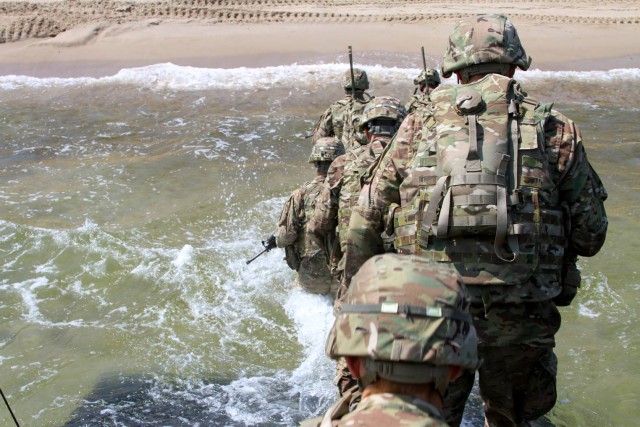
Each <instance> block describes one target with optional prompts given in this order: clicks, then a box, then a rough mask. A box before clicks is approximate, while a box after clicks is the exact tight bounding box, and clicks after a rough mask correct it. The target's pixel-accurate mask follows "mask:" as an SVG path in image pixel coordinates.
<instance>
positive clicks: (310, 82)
mask: <svg viewBox="0 0 640 427" xmlns="http://www.w3.org/2000/svg"><path fill="white" fill-rule="evenodd" d="M355 66H356V67H362V68H365V69H366V70H367V73H368V74H369V77H370V80H371V81H372V82H374V84H376V83H378V82H380V83H381V84H384V83H387V82H393V81H398V80H408V81H412V80H413V78H414V77H415V76H416V75H417V74H418V73H419V72H420V69H419V68H401V67H388V66H382V65H358V64H356V65H355ZM347 68H348V64H344V63H324V64H306V65H301V64H291V65H281V66H274V67H261V68H247V67H241V68H231V69H226V68H198V67H191V66H179V65H175V64H172V63H163V64H155V65H150V66H146V67H139V68H125V69H122V70H120V71H119V72H118V73H116V74H115V75H113V76H107V77H100V78H92V77H77V78H36V77H29V76H17V75H9V76H0V89H2V90H5V91H11V90H17V89H27V88H49V87H74V86H92V85H134V86H137V87H142V88H148V89H152V90H176V91H192V90H206V89H227V90H238V89H248V90H251V89H254V90H255V89H271V88H287V87H292V88H295V87H301V86H304V87H306V88H313V87H324V86H326V85H327V84H335V83H336V80H338V78H339V76H340V75H341V74H342V73H343V72H344V71H345V70H346V69H347ZM516 78H517V79H518V80H520V81H536V80H563V81H566V80H573V81H576V82H594V83H596V82H602V83H606V82H618V81H619V82H636V81H637V80H640V68H618V69H611V70H607V71H541V70H538V69H533V70H529V71H527V72H518V73H517V74H516ZM444 81H445V82H455V78H453V77H452V78H449V79H444Z"/></svg>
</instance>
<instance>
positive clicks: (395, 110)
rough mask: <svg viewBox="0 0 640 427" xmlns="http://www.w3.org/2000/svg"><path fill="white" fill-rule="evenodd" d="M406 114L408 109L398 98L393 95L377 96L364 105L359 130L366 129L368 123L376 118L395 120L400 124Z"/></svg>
mask: <svg viewBox="0 0 640 427" xmlns="http://www.w3.org/2000/svg"><path fill="white" fill-rule="evenodd" d="M406 116H407V110H406V109H405V108H404V105H402V102H400V100H399V99H398V98H394V97H393V96H376V97H375V98H373V99H372V100H371V101H369V103H368V104H367V106H366V107H364V110H363V111H362V116H360V121H359V123H358V130H359V131H360V132H362V131H364V129H365V128H366V127H367V123H369V122H371V121H373V120H376V119H389V120H393V121H394V122H396V124H397V125H398V126H399V125H400V123H402V121H403V120H404V118H405V117H406ZM396 130H397V129H396Z"/></svg>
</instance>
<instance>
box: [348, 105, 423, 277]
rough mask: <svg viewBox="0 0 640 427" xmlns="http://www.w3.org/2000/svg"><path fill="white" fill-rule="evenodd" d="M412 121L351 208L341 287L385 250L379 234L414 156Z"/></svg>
mask: <svg viewBox="0 0 640 427" xmlns="http://www.w3.org/2000/svg"><path fill="white" fill-rule="evenodd" d="M415 130H416V129H415V119H414V117H413V115H411V116H409V117H407V118H406V119H405V120H404V122H403V123H402V125H401V126H400V129H398V132H397V134H396V136H395V138H394V139H393V141H391V143H390V144H389V146H388V148H387V150H386V151H385V152H384V153H383V155H382V156H381V158H380V159H379V161H378V162H377V163H376V167H375V169H372V170H371V176H370V177H368V178H365V185H364V186H363V187H362V191H361V192H360V198H359V200H358V205H357V206H355V207H354V208H353V211H352V213H351V219H350V220H349V230H348V231H347V242H346V252H345V272H344V279H343V288H346V287H348V285H349V282H350V280H351V277H352V276H353V275H354V274H355V273H356V272H357V271H358V269H359V268H360V266H361V265H362V264H363V263H364V262H365V261H366V260H367V259H369V258H371V257H372V256H374V255H377V254H380V253H382V252H383V251H384V248H383V242H382V237H381V233H382V231H383V230H384V224H385V223H386V221H387V220H388V215H389V207H390V206H391V205H392V204H393V203H397V204H400V184H401V183H402V180H403V179H404V178H406V176H407V174H408V171H409V168H410V164H411V160H412V159H413V157H414V154H415V148H416V147H415V143H414V142H415V140H416V135H417V133H416V131H415Z"/></svg>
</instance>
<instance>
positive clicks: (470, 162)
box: [465, 115, 482, 172]
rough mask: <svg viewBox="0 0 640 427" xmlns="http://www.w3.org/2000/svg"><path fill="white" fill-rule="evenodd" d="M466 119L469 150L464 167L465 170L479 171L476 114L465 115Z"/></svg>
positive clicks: (480, 166)
mask: <svg viewBox="0 0 640 427" xmlns="http://www.w3.org/2000/svg"><path fill="white" fill-rule="evenodd" d="M467 120H468V121H469V152H468V153H467V161H466V163H465V169H466V170H467V172H481V171H482V162H481V161H480V155H479V154H478V116H476V115H471V116H467Z"/></svg>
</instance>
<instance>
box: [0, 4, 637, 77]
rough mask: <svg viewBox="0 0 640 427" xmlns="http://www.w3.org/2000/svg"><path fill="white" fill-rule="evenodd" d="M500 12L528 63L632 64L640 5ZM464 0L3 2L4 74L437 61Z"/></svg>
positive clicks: (0, 60)
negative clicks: (349, 58) (345, 60)
mask: <svg viewBox="0 0 640 427" xmlns="http://www.w3.org/2000/svg"><path fill="white" fill-rule="evenodd" d="M482 11H483V12H501V13H505V14H507V15H508V16H509V17H510V18H511V19H512V21H513V22H514V24H515V25H516V27H517V28H518V31H519V33H520V37H521V39H522V40H523V43H524V45H525V48H526V49H527V52H528V53H529V54H530V55H531V56H532V57H533V59H534V62H533V67H534V68H539V69H543V70H608V69H613V68H639V67H640V43H638V42H637V40H638V36H640V4H638V3H637V2H615V1H592V0H578V1H571V2H569V1H555V2H551V1H541V0H531V1H516V2H511V3H506V2H504V3H503V2H499V1H492V0H487V1H484V2H482ZM477 12H479V11H478V10H477V9H474V7H473V5H472V4H470V3H468V2H466V1H464V0H457V1H454V2H437V1H411V0H400V1H396V2H394V3H393V5H392V6H391V7H387V5H386V3H385V2H382V1H364V2H356V1H352V2H337V1H330V0H325V1H321V2H311V1H305V0H279V1H278V0H183V1H179V0H174V1H171V0H169V1H167V0H163V1H146V0H135V1H101V2H98V3H97V4H96V2H90V1H83V0H64V1H50V0H40V1H34V0H31V1H26V2H10V1H4V0H0V42H3V43H0V75H7V74H24V75H33V76H37V77H45V76H53V77H75V76H101V75H109V74H113V73H115V72H117V71H118V70H119V69H121V68H125V67H134V66H144V65H150V64H155V63H162V62H172V63H175V64H178V65H192V66H198V67H229V68H232V67H240V66H249V67H260V66H268V65H281V64H291V63H295V62H297V63H304V62H306V61H311V60H312V59H313V58H317V57H318V56H322V55H325V56H330V55H338V54H341V53H346V49H347V46H348V45H352V46H353V49H354V52H363V51H389V52H415V53H416V55H419V51H420V47H421V46H424V47H425V50H426V52H427V54H428V55H429V57H430V58H434V60H435V61H439V58H440V57H441V55H442V53H443V52H444V48H445V46H446V41H447V36H448V34H449V32H450V31H451V29H452V28H453V25H454V23H455V22H456V21H457V20H458V19H459V18H460V17H463V16H467V15H471V14H474V13H477Z"/></svg>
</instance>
